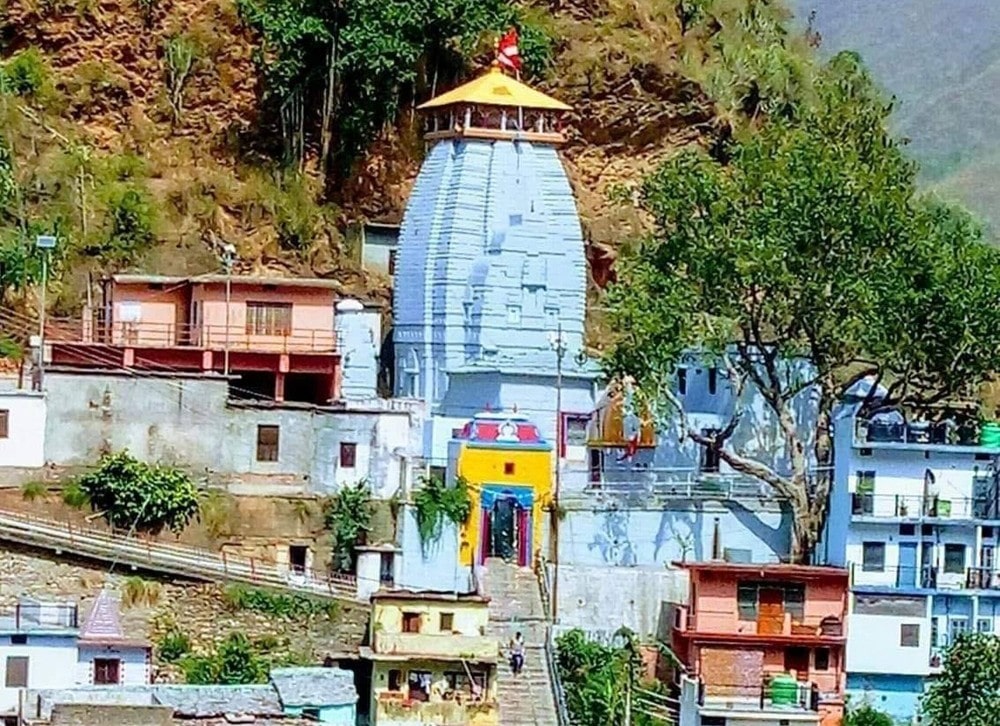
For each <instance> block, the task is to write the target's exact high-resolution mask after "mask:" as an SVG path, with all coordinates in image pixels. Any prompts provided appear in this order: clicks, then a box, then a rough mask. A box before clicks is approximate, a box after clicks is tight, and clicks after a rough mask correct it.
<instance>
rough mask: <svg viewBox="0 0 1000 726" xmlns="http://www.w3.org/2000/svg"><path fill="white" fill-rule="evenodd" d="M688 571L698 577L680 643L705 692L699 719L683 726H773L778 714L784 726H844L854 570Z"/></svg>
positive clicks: (679, 617)
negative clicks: (767, 725)
mask: <svg viewBox="0 0 1000 726" xmlns="http://www.w3.org/2000/svg"><path fill="white" fill-rule="evenodd" d="M678 566H680V567H684V568H685V569H687V571H688V573H689V575H690V591H689V598H688V604H687V605H685V606H680V607H676V608H675V609H674V613H673V633H672V641H673V647H674V650H675V652H676V653H677V655H678V657H679V658H680V659H681V661H682V662H683V663H684V664H685V665H686V667H687V671H688V674H687V675H688V680H689V681H690V680H693V681H695V682H696V683H697V691H698V693H697V706H696V710H697V711H698V716H699V717H698V718H697V719H693V718H691V714H688V718H687V719H682V722H684V721H686V722H687V723H691V724H694V725H695V726H702V724H717V723H720V721H719V719H720V718H722V722H724V723H725V724H726V725H727V726H733V725H734V724H737V723H738V722H742V721H746V722H751V721H752V722H753V723H755V724H760V723H761V722H762V720H763V721H764V722H769V719H768V717H767V715H768V712H774V714H775V718H774V719H773V720H775V722H776V723H780V722H791V721H795V722H799V723H814V724H822V726H835V725H836V724H839V723H840V722H841V720H842V717H843V711H844V686H845V670H844V651H845V645H846V642H847V638H846V635H847V634H846V632H845V620H846V617H847V597H848V573H847V571H846V570H842V569H836V568H830V567H810V566H799V565H783V564H774V565H743V564H731V563H726V562H705V563H697V564H679V565H678ZM689 707H694V706H693V704H689ZM720 714H723V715H721V716H720ZM725 714H728V715H725ZM740 714H743V715H744V716H746V718H744V719H742V720H741V718H740Z"/></svg>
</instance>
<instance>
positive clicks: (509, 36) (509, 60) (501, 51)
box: [497, 28, 521, 71]
mask: <svg viewBox="0 0 1000 726" xmlns="http://www.w3.org/2000/svg"><path fill="white" fill-rule="evenodd" d="M497 62H499V63H500V65H502V66H504V67H506V68H510V69H511V70H513V71H520V70H521V53H520V51H518V49H517V31H516V30H515V29H514V28H511V29H510V30H508V31H507V33H506V34H505V35H504V36H503V37H502V38H500V41H499V42H498V43H497Z"/></svg>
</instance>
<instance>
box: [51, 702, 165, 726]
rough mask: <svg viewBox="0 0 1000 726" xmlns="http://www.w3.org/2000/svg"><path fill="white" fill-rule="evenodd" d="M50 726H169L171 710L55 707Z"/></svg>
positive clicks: (76, 705) (84, 705)
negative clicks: (109, 725)
mask: <svg viewBox="0 0 1000 726" xmlns="http://www.w3.org/2000/svg"><path fill="white" fill-rule="evenodd" d="M48 723H49V724H51V725H52V726H94V725H95V724H103V723H106V724H111V723H118V724H128V725H129V726H171V725H172V724H173V723H174V718H173V709H171V708H170V707H169V706H117V705H112V704H107V703H58V704H56V705H55V706H53V707H52V718H51V719H50V720H49V721H48Z"/></svg>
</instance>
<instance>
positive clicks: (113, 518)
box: [79, 451, 198, 532]
mask: <svg viewBox="0 0 1000 726" xmlns="http://www.w3.org/2000/svg"><path fill="white" fill-rule="evenodd" d="M79 484H80V488H81V489H82V490H83V492H84V493H85V494H86V496H87V498H88V499H89V500H90V506H91V507H92V508H93V509H94V511H97V512H103V513H104V518H105V519H107V520H108V521H109V522H110V523H111V524H112V525H113V526H115V527H120V528H122V529H130V528H132V527H135V528H136V529H137V530H146V531H152V532H156V531H159V530H161V529H163V528H164V527H167V528H169V529H170V530H172V531H174V532H180V531H181V530H182V529H184V527H185V526H187V523H188V522H189V521H190V520H191V518H192V517H193V516H195V514H197V512H198V490H197V488H196V487H195V485H194V482H193V481H192V480H191V478H190V477H189V476H188V475H187V474H185V473H184V472H182V471H181V470H179V469H176V468H174V467H171V466H165V465H162V464H147V463H145V462H143V461H139V460H138V459H136V458H135V457H133V456H131V455H130V454H129V453H128V452H127V451H121V452H119V453H116V454H106V455H105V456H102V457H101V459H100V461H98V463H97V467H96V468H95V469H94V470H93V471H91V472H88V473H87V474H84V475H83V476H82V477H80V480H79Z"/></svg>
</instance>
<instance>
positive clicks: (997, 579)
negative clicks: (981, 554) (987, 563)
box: [965, 567, 1000, 590]
mask: <svg viewBox="0 0 1000 726" xmlns="http://www.w3.org/2000/svg"><path fill="white" fill-rule="evenodd" d="M965 586H966V588H968V589H969V590H1000V572H997V571H996V570H994V569H993V568H992V567H970V568H969V569H968V570H966V571H965Z"/></svg>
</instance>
